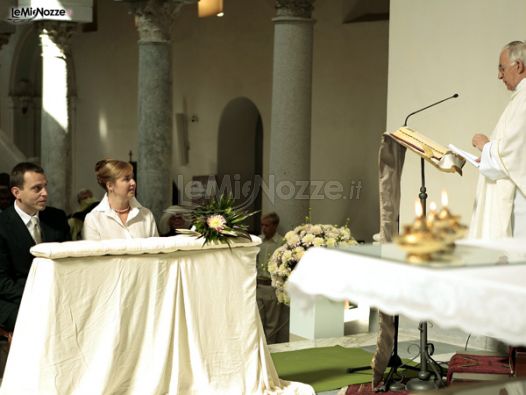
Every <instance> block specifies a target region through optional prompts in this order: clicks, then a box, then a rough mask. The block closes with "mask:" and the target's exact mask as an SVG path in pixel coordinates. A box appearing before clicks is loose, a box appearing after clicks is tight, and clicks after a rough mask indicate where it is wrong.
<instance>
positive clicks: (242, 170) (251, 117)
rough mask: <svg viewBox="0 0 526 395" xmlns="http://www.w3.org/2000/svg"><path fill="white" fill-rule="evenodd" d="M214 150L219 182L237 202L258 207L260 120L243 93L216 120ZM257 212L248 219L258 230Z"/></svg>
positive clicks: (256, 111) (257, 230)
mask: <svg viewBox="0 0 526 395" xmlns="http://www.w3.org/2000/svg"><path fill="white" fill-rule="evenodd" d="M217 147H218V153H217V174H218V180H217V182H218V184H219V188H220V190H222V191H228V192H231V193H232V194H233V196H234V198H235V199H236V205H238V206H241V207H243V208H244V209H246V210H249V211H255V210H261V180H262V174H263V122H262V120H261V115H260V112H259V110H258V108H257V107H256V105H255V104H254V103H253V102H252V101H251V100H250V99H248V98H246V97H238V98H235V99H232V100H231V101H230V102H228V103H227V105H226V106H225V108H224V109H223V112H222V114H221V118H220V121H219V136H218V144H217ZM259 224H260V216H259V215H254V216H253V217H251V218H250V222H249V223H248V225H249V227H250V231H251V232H257V234H259Z"/></svg>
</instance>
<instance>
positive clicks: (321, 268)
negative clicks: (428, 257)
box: [287, 239, 526, 346]
mask: <svg viewBox="0 0 526 395" xmlns="http://www.w3.org/2000/svg"><path fill="white" fill-rule="evenodd" d="M462 245H464V246H465V247H466V249H467V250H468V251H471V253H475V254H481V256H482V257H483V258H485V257H487V256H492V255H493V256H494V257H498V256H506V258H504V259H501V261H502V262H503V263H502V264H497V265H484V266H464V267H462V266H460V267H458V266H457V267H454V265H452V266H451V268H447V267H441V268H436V267H435V268H432V267H426V266H417V265H411V264H407V263H399V262H398V263H397V262H394V261H392V260H386V259H383V258H378V257H372V256H365V255H361V254H358V253H356V250H357V249H358V248H361V247H359V246H357V247H353V248H351V249H349V250H347V251H343V250H338V249H326V248H312V249H310V250H308V251H307V252H306V253H305V255H304V256H303V258H302V259H301V261H300V262H299V264H298V265H297V266H296V268H295V269H294V271H293V272H292V274H291V276H290V277H289V280H288V282H287V289H288V292H289V295H290V297H291V298H293V299H295V300H296V301H297V302H298V303H299V304H300V305H301V304H303V305H304V306H307V305H309V304H310V303H312V300H313V298H314V297H315V296H316V295H322V296H325V297H327V298H329V299H332V300H344V299H349V300H351V301H353V302H355V303H357V304H361V303H363V304H365V305H370V306H373V307H377V308H379V309H380V310H382V311H384V312H386V313H389V314H403V315H405V316H407V317H409V318H411V319H413V320H417V321H433V322H436V323H437V324H439V325H440V326H442V327H446V328H447V327H457V328H460V329H462V330H464V331H465V332H467V333H473V334H477V335H485V336H492V337H496V338H499V339H501V340H503V341H504V342H506V343H508V344H512V345H523V346H524V345H526V244H525V240H515V239H514V240H511V239H510V240H499V241H498V242H485V241H466V242H464V243H462ZM482 246H484V247H489V248H491V249H492V250H489V249H486V250H482V249H481V247H482ZM379 248H380V246H379ZM381 248H385V251H386V253H387V254H386V255H392V253H393V249H398V247H397V246H395V245H393V244H385V245H382V246H381ZM499 250H500V251H499ZM400 254H401V256H402V257H403V252H401V251H400ZM492 259H493V258H492ZM506 260H507V261H508V262H510V263H504V262H505V261H506ZM519 262H522V264H521V263H519Z"/></svg>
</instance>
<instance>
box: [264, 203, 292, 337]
mask: <svg viewBox="0 0 526 395" xmlns="http://www.w3.org/2000/svg"><path fill="white" fill-rule="evenodd" d="M278 225H279V216H278V214H276V213H269V214H265V215H263V216H262V217H261V235H260V236H259V237H261V245H260V246H259V248H260V249H259V254H258V256H257V287H256V301H257V304H258V309H259V316H260V317H261V324H262V325H263V330H264V331H265V337H266V338H267V343H268V344H273V343H283V342H287V341H288V340H289V336H288V329H289V328H288V321H289V317H288V314H289V310H288V307H287V306H285V305H283V304H281V303H279V302H278V298H277V296H276V290H275V289H274V287H272V281H271V278H270V273H269V271H268V261H269V260H270V257H271V256H272V254H273V253H274V251H275V250H276V249H277V248H278V247H280V246H281V245H282V244H283V236H281V235H280V234H279V233H277V230H278Z"/></svg>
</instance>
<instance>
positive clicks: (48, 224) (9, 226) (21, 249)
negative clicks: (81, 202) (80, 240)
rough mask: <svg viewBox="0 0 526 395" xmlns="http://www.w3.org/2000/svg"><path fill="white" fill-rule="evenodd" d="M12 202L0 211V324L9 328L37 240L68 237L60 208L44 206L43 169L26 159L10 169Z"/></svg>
mask: <svg viewBox="0 0 526 395" xmlns="http://www.w3.org/2000/svg"><path fill="white" fill-rule="evenodd" d="M10 185H11V193H12V194H13V196H14V197H15V202H14V204H13V205H12V206H9V207H8V208H7V209H5V210H4V211H2V212H1V213H0V326H2V327H3V328H4V329H6V330H7V331H13V329H14V326H15V321H16V317H17V314H18V307H19V305H20V299H21V298H22V293H23V292H24V286H25V283H26V279H27V276H28V274H29V269H30V268H31V262H32V261H33V256H32V255H31V253H30V252H29V249H30V248H31V247H32V246H34V245H35V244H38V243H40V242H44V241H45V242H49V241H66V240H70V233H69V226H68V223H67V218H66V214H65V213H64V211H62V210H59V209H56V208H53V207H46V205H47V198H48V192H47V178H46V175H45V174H44V170H43V169H42V168H41V167H40V166H38V165H36V164H34V163H29V162H23V163H19V164H18V165H16V166H15V167H14V168H13V170H12V172H11V183H10Z"/></svg>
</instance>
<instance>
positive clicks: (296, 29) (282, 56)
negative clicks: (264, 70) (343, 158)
mask: <svg viewBox="0 0 526 395" xmlns="http://www.w3.org/2000/svg"><path fill="white" fill-rule="evenodd" d="M313 3H314V0H277V1H276V10H277V15H276V17H275V18H274V19H273V22H274V61H273V76H272V77H273V81H272V114H271V130H270V164H269V176H270V178H269V183H270V184H273V185H274V189H270V190H271V191H273V193H272V194H271V195H273V196H269V198H270V199H271V204H272V205H273V210H275V211H276V212H277V213H278V214H279V216H280V217H281V223H280V228H281V230H282V231H284V232H285V231H288V230H290V229H292V228H294V226H296V225H299V224H300V223H302V222H303V221H304V220H305V217H306V216H307V215H308V209H309V183H310V156H311V150H310V148H311V144H310V133H311V90H312V46H313V26H314V20H313V19H311V14H312V9H313ZM272 199H273V202H272Z"/></svg>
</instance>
